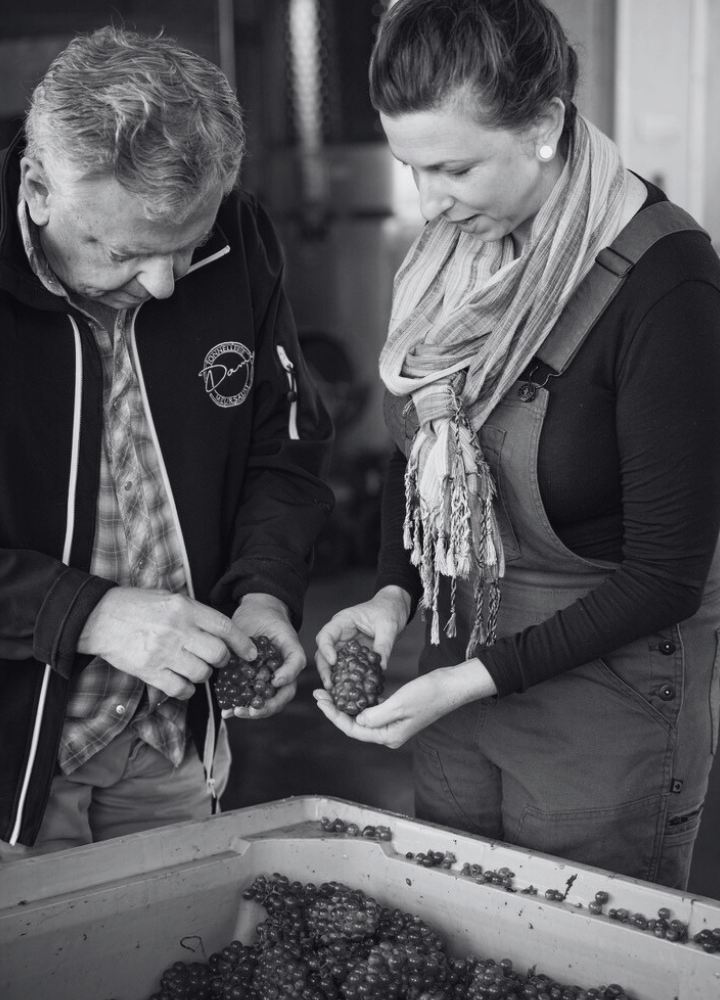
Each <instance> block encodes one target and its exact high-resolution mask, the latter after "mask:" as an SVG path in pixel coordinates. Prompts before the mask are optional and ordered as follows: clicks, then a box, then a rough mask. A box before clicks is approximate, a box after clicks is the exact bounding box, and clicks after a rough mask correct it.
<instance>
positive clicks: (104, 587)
mask: <svg viewBox="0 0 720 1000" xmlns="http://www.w3.org/2000/svg"><path fill="white" fill-rule="evenodd" d="M114 586H115V584H114V583H113V582H112V581H111V580H103V579H101V578H100V577H97V576H92V575H90V574H88V573H84V572H83V571H82V570H78V569H73V568H72V567H70V566H66V565H65V564H64V563H62V562H60V561H58V560H56V559H53V558H52V557H51V556H46V555H43V554H42V553H40V552H32V551H27V550H24V549H0V658H2V659H8V660H25V659H29V658H30V657H34V658H35V659H36V660H39V661H40V662H41V663H49V664H50V666H51V667H53V669H55V670H57V671H58V672H59V673H60V674H62V675H63V676H64V677H66V678H69V677H70V675H71V673H73V671H74V670H77V669H80V668H81V667H82V666H83V665H84V663H85V660H84V658H80V659H78V657H77V652H76V646H77V641H78V639H79V637H80V633H81V632H82V630H83V627H84V625H85V621H86V619H87V617H88V615H89V614H90V612H91V611H92V610H93V608H94V607H95V605H96V604H98V602H99V601H100V600H101V599H102V597H104V596H105V594H106V593H107V591H108V590H110V589H111V587H114Z"/></svg>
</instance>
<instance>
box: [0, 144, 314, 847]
mask: <svg viewBox="0 0 720 1000" xmlns="http://www.w3.org/2000/svg"><path fill="white" fill-rule="evenodd" d="M21 155H22V138H21V137H19V138H18V139H17V140H16V141H15V143H14V144H13V146H12V147H10V149H9V150H6V151H4V152H3V153H0V428H1V433H0V838H1V839H3V840H5V841H9V842H11V843H15V842H20V843H24V844H32V843H33V842H34V839H35V837H36V836H37V831H38V829H39V826H40V821H41V819H42V814H43V811H44V808H45V805H46V802H47V797H48V794H49V788H50V782H51V779H52V777H53V774H54V773H55V771H56V767H57V751H58V744H59V740H60V735H61V731H62V726H63V721H64V715H65V706H66V703H67V698H68V692H69V686H70V684H69V682H70V680H71V679H72V677H73V676H74V675H75V674H76V673H77V672H78V671H80V670H82V669H83V668H84V666H86V665H87V663H88V662H89V657H87V656H82V655H79V654H78V653H77V651H76V646H77V641H78V638H79V636H80V633H81V631H82V629H83V626H84V624H85V621H86V619H87V617H88V615H89V614H90V612H91V611H92V610H93V608H94V607H95V605H96V604H97V603H98V602H99V601H100V599H101V598H102V597H103V596H104V595H105V593H106V592H107V590H108V589H109V588H110V587H112V586H114V584H113V582H112V581H109V580H105V579H101V578H99V577H96V576H92V575H90V573H89V566H90V557H91V553H92V547H93V538H94V532H95V512H96V501H97V492H98V479H99V470H100V448H101V432H102V378H103V376H102V369H101V362H100V356H99V354H98V350H97V347H96V343H95V338H94V335H93V333H92V330H91V328H90V326H89V324H88V322H87V320H86V318H85V317H84V316H83V314H82V313H81V312H79V311H78V310H76V309H74V308H73V307H72V306H70V305H69V303H68V302H67V301H66V300H65V299H62V298H60V297H58V296H55V295H52V294H51V293H50V292H48V291H47V290H46V289H45V288H44V287H43V285H42V283H41V282H40V281H39V280H38V279H37V277H36V276H35V275H34V274H33V272H32V270H31V268H30V266H29V264H28V262H27V258H26V255H25V250H24V247H23V245H22V239H21V236H20V231H19V226H18V223H17V200H18V188H19V183H20V172H19V159H20V156H21ZM282 276H283V259H282V252H281V248H280V246H279V243H278V240H277V237H276V235H275V233H274V230H273V228H272V225H271V223H270V221H269V219H268V217H267V215H266V214H265V212H264V211H263V209H262V208H261V207H260V206H259V205H258V204H257V202H256V201H255V200H254V199H253V198H252V197H251V196H249V195H247V194H243V193H233V194H232V195H230V197H228V198H227V199H226V200H225V202H224V203H223V205H222V207H221V209H220V212H219V213H218V219H217V222H216V226H215V229H214V232H213V235H212V238H211V239H210V241H209V242H208V243H207V244H205V245H204V246H203V247H201V248H200V249H198V251H197V252H196V254H195V257H194V259H193V263H192V266H191V269H190V271H189V272H188V274H187V275H185V276H184V277H183V278H182V279H181V280H179V281H178V282H177V284H176V286H175V291H174V292H173V295H172V296H171V297H170V298H169V299H165V300H163V301H154V300H153V301H150V302H147V303H145V304H143V305H142V306H141V307H139V308H138V309H137V310H136V314H135V316H134V319H133V331H132V338H131V339H132V350H133V353H134V362H135V364H136V366H137V371H138V377H139V381H140V385H141V391H142V394H143V398H144V402H145V406H146V408H147V413H148V417H149V421H150V424H151V430H152V433H153V436H154V438H155V444H156V447H157V450H158V456H159V458H160V463H161V468H162V474H163V478H164V481H165V485H166V488H167V491H168V495H169V497H170V502H171V505H172V508H173V512H174V515H175V523H176V526H177V530H178V532H179V535H180V538H181V541H182V547H183V551H184V556H185V571H186V576H187V580H188V585H189V590H190V593H191V594H192V596H193V597H195V598H196V599H197V600H199V601H202V602H204V603H207V604H210V605H212V606H214V607H216V608H219V609H220V610H222V611H224V612H225V613H227V614H232V612H233V611H234V610H235V608H236V607H237V605H238V602H239V600H240V598H242V596H243V595H244V594H247V593H252V592H262V593H267V594H271V595H274V596H275V597H278V598H280V600H282V601H284V602H285V604H286V605H287V606H288V608H289V609H290V613H291V617H292V619H293V622H294V624H295V625H296V626H297V625H299V623H300V616H301V608H302V602H303V597H304V593H305V589H306V586H307V581H308V566H309V559H310V552H311V549H312V545H313V542H314V540H315V538H316V536H317V534H318V532H319V531H320V529H321V528H322V526H323V524H324V522H325V520H326V517H327V515H328V513H329V511H330V509H331V507H332V494H331V492H330V490H329V489H328V487H327V486H326V485H325V483H324V482H323V477H324V475H325V472H326V471H327V464H328V461H329V452H330V447H331V440H332V428H331V424H330V420H329V417H328V415H327V413H326V411H325V410H324V408H323V407H322V404H321V402H320V401H319V398H318V395H317V393H316V390H315V388H314V386H313V384H312V381H311V379H310V377H309V375H308V372H307V369H306V367H305V365H304V363H303V360H302V357H301V355H300V350H299V346H298V339H297V333H296V329H295V325H294V322H293V318H292V314H291V311H290V308H289V305H288V302H287V300H286V298H285V295H284V293H283V289H282ZM211 699H212V695H211V691H210V685H208V684H206V685H202V686H200V687H198V689H197V690H196V692H195V694H194V696H193V698H192V699H191V700H190V702H189V706H188V725H189V727H190V731H191V733H192V736H193V738H194V740H195V743H196V745H197V747H198V752H199V753H200V756H201V758H202V756H203V748H204V744H205V735H206V731H207V727H208V720H209V718H210V706H211ZM212 712H213V717H214V719H215V722H216V723H217V721H218V719H219V716H218V710H217V704H216V703H215V702H214V700H213V703H212ZM214 728H215V730H217V725H215V726H214ZM211 731H212V727H211Z"/></svg>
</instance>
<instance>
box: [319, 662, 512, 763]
mask: <svg viewBox="0 0 720 1000" xmlns="http://www.w3.org/2000/svg"><path fill="white" fill-rule="evenodd" d="M493 694H496V688H495V684H494V682H493V680H492V678H491V677H490V674H489V673H488V672H487V670H486V669H485V667H484V666H483V665H482V663H481V662H480V660H477V659H473V660H466V661H465V662H464V663H460V664H458V665H457V666H453V667H440V668H439V669H438V670H432V671H431V672H430V673H429V674H424V675H423V676H422V677H417V678H416V679H415V680H412V681H408V683H407V684H403V686H402V687H401V688H399V689H398V690H397V691H396V692H395V694H393V695H391V696H390V697H389V698H388V699H386V700H385V701H382V702H381V703H380V704H379V705H375V706H373V707H372V708H366V709H365V711H364V712H361V713H360V714H359V715H358V716H356V717H355V718H354V719H353V718H352V717H351V716H349V715H346V714H345V713H344V712H341V711H340V710H339V709H337V708H335V706H334V705H333V702H332V698H331V697H330V694H329V693H328V692H327V691H314V692H313V695H314V697H315V700H316V701H317V703H318V707H319V708H320V710H321V711H322V712H323V714H324V715H325V716H326V718H328V719H330V721H331V722H332V723H334V725H336V726H337V727H338V729H341V730H342V731H343V732H344V733H345V735H346V736H352V737H353V739H356V740H360V741H361V742H363V743H381V744H383V746H386V747H390V748H391V749H393V750H397V748H398V747H401V746H402V745H403V743H407V741H408V740H409V739H410V738H411V737H413V736H415V734H416V733H419V732H420V730H421V729H425V727H426V726H429V725H430V723H432V722H435V720H436V719H439V718H441V717H442V716H443V715H447V714H448V713H449V712H452V711H454V709H456V708H459V707H460V706H461V705H466V704H467V703H468V702H470V701H475V700H477V699H480V698H488V697H490V696H491V695H493Z"/></svg>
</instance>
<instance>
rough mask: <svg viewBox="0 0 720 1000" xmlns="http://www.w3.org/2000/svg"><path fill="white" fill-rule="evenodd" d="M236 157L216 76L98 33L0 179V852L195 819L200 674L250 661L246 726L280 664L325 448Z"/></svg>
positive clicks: (204, 711)
mask: <svg viewBox="0 0 720 1000" xmlns="http://www.w3.org/2000/svg"><path fill="white" fill-rule="evenodd" d="M243 144H244V140H243V128H242V116H241V110H240V108H239V106H238V103H237V100H236V98H235V96H234V94H233V93H232V91H231V89H230V87H229V85H228V82H227V80H226V79H225V77H224V76H223V74H222V73H221V72H220V71H219V70H218V69H217V68H216V67H215V66H213V65H212V64H211V63H209V62H207V61H206V60H204V59H201V58H200V57H199V56H197V55H196V54H194V53H192V52H190V51H187V50H185V49H183V48H180V47H179V46H178V45H177V44H176V43H175V42H174V41H172V40H170V39H167V38H163V37H159V38H148V37H144V36H141V35H138V34H135V33H132V32H126V31H121V30H116V29H113V28H103V29H101V30H99V31H97V32H94V33H92V34H90V35H87V36H81V37H78V38H76V39H75V40H74V41H73V42H71V43H70V45H69V46H68V48H67V49H66V50H65V51H64V52H62V53H61V54H60V55H59V56H58V58H57V59H56V60H55V62H54V63H53V64H52V66H51V67H50V69H49V70H48V72H47V74H46V76H45V77H44V79H43V80H42V81H41V83H40V84H39V85H38V87H37V88H36V90H35V92H34V94H33V97H32V101H31V107H30V109H29V112H28V116H27V121H26V127H25V131H24V135H23V136H20V137H18V139H17V140H16V141H15V143H14V144H13V146H11V147H10V149H8V150H7V151H5V153H4V154H2V158H1V159H0V170H1V174H0V181H1V193H0V212H1V222H0V358H1V359H2V364H0V426H1V427H2V437H1V439H0V482H1V483H2V488H1V489H0V840H1V841H2V842H3V843H2V844H0V858H2V857H4V858H13V857H16V856H18V855H24V854H26V853H28V850H31V851H32V852H46V851H50V850H54V849H58V848H63V847H69V846H73V845H76V844H82V843H89V842H92V841H94V840H101V839H107V838H108V837H113V836H118V835H121V834H125V833H130V832H133V831H136V830H140V829H144V828H147V827H151V826H157V825H161V824H166V823H172V822H177V821H181V820H185V819H190V818H197V817H201V816H205V815H208V814H209V813H210V811H211V802H212V801H213V800H214V799H217V797H218V796H219V795H220V794H221V792H222V788H223V785H224V781H225V778H226V772H227V763H228V754H227V739H226V734H225V723H224V721H223V719H222V716H229V715H232V714H233V713H232V712H222V713H220V712H219V710H218V706H217V701H216V700H215V698H214V695H213V693H212V684H211V677H212V673H213V670H214V669H215V668H217V667H219V666H222V665H223V664H224V663H226V662H227V660H228V658H229V656H230V654H231V653H237V654H240V655H241V656H244V657H246V658H252V657H254V656H255V654H256V650H255V646H254V644H253V642H252V640H251V637H252V636H257V635H260V634H264V635H267V636H269V637H270V638H271V639H272V641H273V642H275V643H276V645H277V646H278V647H279V648H280V651H281V653H282V655H283V664H282V666H281V668H280V669H279V670H278V671H277V674H276V677H275V685H276V687H277V692H276V694H275V696H274V697H273V698H272V699H271V700H270V701H269V702H268V704H267V707H266V708H265V709H261V710H255V709H236V710H235V712H234V714H235V715H239V716H251V717H252V716H265V715H270V714H273V713H274V712H277V711H278V710H280V709H281V708H282V707H283V706H284V705H285V704H286V703H287V702H288V701H289V700H290V699H291V698H292V697H293V695H294V693H295V679H296V677H297V675H298V673H299V672H300V671H301V670H302V668H303V666H304V664H305V655H304V653H303V650H302V647H301V645H300V643H299V641H298V637H297V633H296V629H297V627H298V624H299V620H300V614H301V606H302V600H303V596H304V592H305V588H306V585H307V579H308V557H309V553H310V550H311V547H312V544H313V541H314V539H315V538H316V536H317V534H318V532H319V531H320V529H321V527H322V525H323V523H324V521H325V519H326V517H327V514H328V513H329V511H330V509H331V505H332V495H331V493H330V491H329V490H328V488H327V487H326V486H325V485H324V483H323V481H322V476H323V474H324V472H325V470H326V465H327V461H328V457H329V447H330V442H331V436H332V430H331V426H330V422H329V419H328V417H327V415H326V413H325V411H324V409H323V408H322V406H321V404H320V402H319V400H318V397H317V395H316V392H315V390H314V388H313V386H312V384H311V382H310V379H309V377H308V374H307V371H306V368H305V366H304V363H303V361H302V358H301V356H300V352H299V348H298V342H297V336H296V331H295V328H294V324H293V319H292V316H291V313H290V309H289V307H288V303H287V301H286V299H285V297H284V294H283V290H282V283H281V282H282V256H281V251H280V247H279V245H278V242H277V239H276V236H275V234H274V232H273V229H272V226H271V224H270V222H269V220H268V218H267V216H266V215H265V213H264V212H263V210H262V208H261V207H260V206H259V205H258V204H257V203H256V202H255V200H254V199H253V198H252V197H250V196H249V195H247V194H244V193H241V192H238V191H236V190H235V184H236V180H237V177H238V172H239V168H240V162H241V158H242V154H243ZM23 845H24V846H23ZM32 845H34V846H32Z"/></svg>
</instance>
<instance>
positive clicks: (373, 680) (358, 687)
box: [330, 639, 384, 716]
mask: <svg viewBox="0 0 720 1000" xmlns="http://www.w3.org/2000/svg"><path fill="white" fill-rule="evenodd" d="M331 681H332V687H331V688H330V694H331V695H332V700H333V703H334V704H335V707H336V708H339V709H340V711H341V712H345V714H346V715H352V716H355V715H359V714H360V712H362V711H363V710H364V709H366V708H371V707H372V706H373V705H377V703H378V699H379V698H380V695H381V694H382V692H383V687H384V681H383V671H382V667H381V665H380V654H379V653H376V652H374V651H373V650H372V649H368V648H367V646H363V645H362V643H360V642H358V641H357V639H351V640H350V641H349V642H347V643H345V645H344V646H341V647H340V649H339V650H338V651H337V659H336V661H335V663H334V665H333V667H332V670H331Z"/></svg>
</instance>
